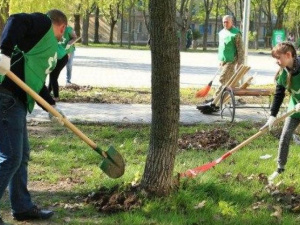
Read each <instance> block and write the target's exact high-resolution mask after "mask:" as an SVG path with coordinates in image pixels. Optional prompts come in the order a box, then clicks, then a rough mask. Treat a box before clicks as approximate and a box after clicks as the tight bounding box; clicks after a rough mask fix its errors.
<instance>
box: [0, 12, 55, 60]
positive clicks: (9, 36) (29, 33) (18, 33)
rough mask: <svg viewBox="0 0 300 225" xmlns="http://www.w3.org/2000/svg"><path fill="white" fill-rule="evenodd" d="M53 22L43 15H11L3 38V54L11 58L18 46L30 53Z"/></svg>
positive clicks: (0, 44)
mask: <svg viewBox="0 0 300 225" xmlns="http://www.w3.org/2000/svg"><path fill="white" fill-rule="evenodd" d="M50 26H51V20H50V19H49V18H48V17H47V16H46V15H44V14H42V13H32V14H26V13H19V14H14V15H11V16H10V17H9V18H8V20H7V22H6V25H5V27H4V29H3V32H2V36H1V43H0V48H1V52H2V53H3V54H5V55H7V56H11V54H12V52H13V50H14V48H15V46H16V45H18V47H19V48H20V49H22V50H23V51H25V52H27V51H29V50H30V49H31V48H32V47H33V46H34V45H35V44H36V43H37V42H38V41H39V40H40V39H41V38H42V37H43V36H44V35H45V33H46V32H47V31H48V30H49V28H50Z"/></svg>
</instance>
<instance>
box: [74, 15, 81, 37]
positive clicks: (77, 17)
mask: <svg viewBox="0 0 300 225" xmlns="http://www.w3.org/2000/svg"><path fill="white" fill-rule="evenodd" d="M80 29H81V27H80V14H74V30H75V33H76V35H77V37H80V36H81V34H80Z"/></svg>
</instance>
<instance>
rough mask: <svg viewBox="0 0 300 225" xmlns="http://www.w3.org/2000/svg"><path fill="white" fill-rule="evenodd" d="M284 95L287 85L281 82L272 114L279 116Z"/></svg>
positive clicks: (277, 87)
mask: <svg viewBox="0 0 300 225" xmlns="http://www.w3.org/2000/svg"><path fill="white" fill-rule="evenodd" d="M284 97H285V87H284V86H283V85H281V84H277V85H276V91H275V95H274V99H273V103H272V106H271V116H274V117H276V116H277V114H278V112H279V109H280V106H281V104H282V102H283V99H284Z"/></svg>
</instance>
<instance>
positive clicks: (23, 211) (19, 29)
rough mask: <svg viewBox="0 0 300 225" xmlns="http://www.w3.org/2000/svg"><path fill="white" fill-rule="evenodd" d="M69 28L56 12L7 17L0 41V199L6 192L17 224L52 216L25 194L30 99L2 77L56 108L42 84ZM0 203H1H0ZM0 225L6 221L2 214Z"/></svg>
mask: <svg viewBox="0 0 300 225" xmlns="http://www.w3.org/2000/svg"><path fill="white" fill-rule="evenodd" d="M66 25H67V17H66V15H65V14H64V13H63V12H61V11H60V10H57V9H53V10H50V11H48V12H47V14H43V13H31V14H27V13H18V14H13V15H10V17H9V18H8V20H7V22H6V25H5V27H4V29H3V32H2V35H1V42H0V49H1V53H0V74H1V75H0V199H1V198H2V196H3V194H4V192H5V190H6V188H8V189H9V200H10V206H11V209H12V216H13V217H14V219H16V220H18V221H23V220H26V221H29V220H36V219H49V218H50V217H51V216H52V215H53V214H54V213H53V211H52V210H44V209H40V208H39V207H37V206H36V205H35V204H34V202H33V201H32V198H31V195H30V193H29V190H28V187H27V185H28V164H29V163H30V160H29V158H30V146H29V138H28V130H27V120H26V116H27V113H28V112H29V113H31V112H32V110H33V109H34V104H35V101H34V99H33V98H32V97H31V96H29V95H27V94H26V92H25V91H24V90H23V89H22V88H20V87H19V86H18V85H17V84H16V83H15V82H13V81H12V80H11V79H10V78H9V77H6V76H5V74H7V73H8V71H9V70H11V71H12V72H13V73H14V74H16V76H17V77H18V78H19V79H21V80H22V81H23V82H25V83H26V84H27V85H28V86H29V87H30V88H31V89H33V90H34V91H35V92H36V93H38V94H39V95H40V96H41V97H42V98H43V99H45V101H47V102H48V103H49V104H50V105H52V106H53V107H55V108H56V109H57V111H59V112H60V113H61V114H62V111H61V110H59V109H58V107H57V106H56V104H55V101H54V100H53V98H52V97H51V96H50V94H49V92H48V90H47V88H46V86H45V80H46V77H47V75H48V74H49V73H50V72H51V71H52V70H53V68H54V67H55V64H56V59H57V45H58V41H59V40H60V39H61V38H62V35H63V33H64V30H65V28H66ZM0 205H1V204H0ZM0 223H2V224H3V223H4V222H3V220H2V219H1V216H0Z"/></svg>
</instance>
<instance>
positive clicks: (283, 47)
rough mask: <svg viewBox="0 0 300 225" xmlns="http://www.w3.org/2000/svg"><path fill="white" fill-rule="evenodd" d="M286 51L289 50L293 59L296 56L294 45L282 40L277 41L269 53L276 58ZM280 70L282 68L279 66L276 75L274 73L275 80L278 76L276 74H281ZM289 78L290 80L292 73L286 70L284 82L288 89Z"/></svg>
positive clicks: (289, 84) (289, 85)
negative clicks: (286, 74)
mask: <svg viewBox="0 0 300 225" xmlns="http://www.w3.org/2000/svg"><path fill="white" fill-rule="evenodd" d="M287 52H291V54H292V57H293V58H294V59H295V58H296V57H297V52H296V49H295V46H294V45H293V43H292V42H290V41H283V42H280V43H278V44H277V45H276V46H275V47H274V48H273V49H272V52H271V55H272V57H273V58H278V55H281V54H286V53H287ZM281 72H282V68H280V69H279V70H278V71H277V73H276V75H275V80H276V79H277V78H278V76H279V75H280V74H281ZM291 80H292V74H291V73H290V72H288V76H287V80H286V84H287V88H288V89H289V88H290V87H291Z"/></svg>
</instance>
